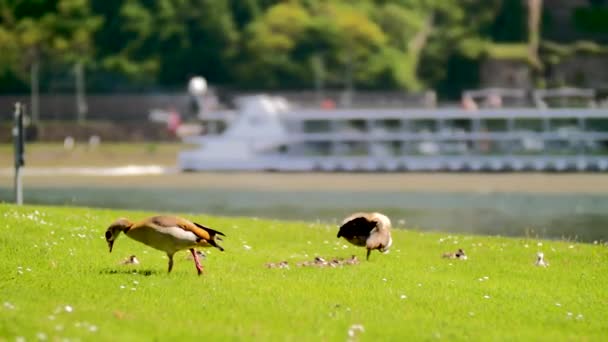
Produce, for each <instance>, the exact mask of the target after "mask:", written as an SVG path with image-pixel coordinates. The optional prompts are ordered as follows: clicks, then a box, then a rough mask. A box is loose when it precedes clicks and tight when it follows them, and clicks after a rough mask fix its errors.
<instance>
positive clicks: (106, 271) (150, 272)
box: [99, 268, 160, 277]
mask: <svg viewBox="0 0 608 342" xmlns="http://www.w3.org/2000/svg"><path fill="white" fill-rule="evenodd" d="M99 274H141V275H143V276H146V277H149V276H151V275H157V274H160V272H159V271H156V270H132V269H123V270H120V269H115V268H104V269H102V270H101V271H99Z"/></svg>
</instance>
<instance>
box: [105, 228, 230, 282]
mask: <svg viewBox="0 0 608 342" xmlns="http://www.w3.org/2000/svg"><path fill="white" fill-rule="evenodd" d="M120 233H125V234H126V235H127V236H128V237H130V238H131V239H133V240H136V241H139V242H141V243H143V244H145V245H148V246H150V247H152V248H156V249H158V250H160V251H163V252H165V253H167V256H168V257H169V271H168V272H171V269H172V268H173V255H174V254H175V253H176V252H177V251H180V250H183V249H189V250H190V253H192V257H193V258H194V265H195V266H196V270H197V272H198V274H199V275H201V274H202V273H203V266H202V265H201V263H200V261H199V258H198V254H197V253H196V251H195V250H194V247H211V246H213V247H215V248H218V249H219V250H220V251H224V248H222V247H221V246H219V245H218V244H217V243H216V241H215V240H216V239H217V240H221V238H219V236H217V235H222V236H225V235H224V234H223V233H221V232H218V231H217V230H213V229H211V228H207V227H205V226H203V225H200V224H198V223H194V222H191V221H188V220H186V219H183V218H180V217H174V216H154V217H150V218H147V219H145V220H143V221H140V222H136V223H134V222H131V221H129V220H128V219H126V218H120V219H118V220H116V221H115V222H114V223H112V225H110V227H108V230H107V231H106V241H107V242H108V247H109V248H110V253H111V252H112V246H113V245H114V241H116V238H118V236H119V235H120Z"/></svg>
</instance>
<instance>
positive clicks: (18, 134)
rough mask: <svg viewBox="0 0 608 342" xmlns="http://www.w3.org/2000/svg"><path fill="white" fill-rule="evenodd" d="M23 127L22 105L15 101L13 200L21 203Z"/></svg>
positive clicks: (23, 163)
mask: <svg viewBox="0 0 608 342" xmlns="http://www.w3.org/2000/svg"><path fill="white" fill-rule="evenodd" d="M24 133H25V132H24V129H23V105H22V104H21V103H19V102H16V103H15V125H14V126H13V141H14V143H15V202H16V203H17V205H22V204H23V184H22V180H21V167H22V166H23V165H25V160H24V153H25V134H24Z"/></svg>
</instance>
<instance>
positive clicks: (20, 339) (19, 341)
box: [15, 336, 25, 342]
mask: <svg viewBox="0 0 608 342" xmlns="http://www.w3.org/2000/svg"><path fill="white" fill-rule="evenodd" d="M15 342H25V337H23V336H17V337H15Z"/></svg>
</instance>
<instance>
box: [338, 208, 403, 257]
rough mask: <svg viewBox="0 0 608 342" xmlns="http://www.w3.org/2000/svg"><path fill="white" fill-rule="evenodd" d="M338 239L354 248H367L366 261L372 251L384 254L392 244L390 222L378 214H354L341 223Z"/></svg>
mask: <svg viewBox="0 0 608 342" xmlns="http://www.w3.org/2000/svg"><path fill="white" fill-rule="evenodd" d="M338 237H344V238H345V239H346V240H347V241H348V242H350V243H352V244H353V245H355V246H361V247H365V248H367V258H366V259H367V260H369V254H370V253H371V252H372V250H374V249H377V250H379V251H380V252H382V253H384V252H386V251H388V249H389V248H390V247H391V245H392V244H393V239H392V238H391V220H389V218H388V217H386V216H385V215H383V214H380V213H355V214H353V215H351V216H349V217H347V218H345V219H344V221H342V226H341V227H340V231H338Z"/></svg>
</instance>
